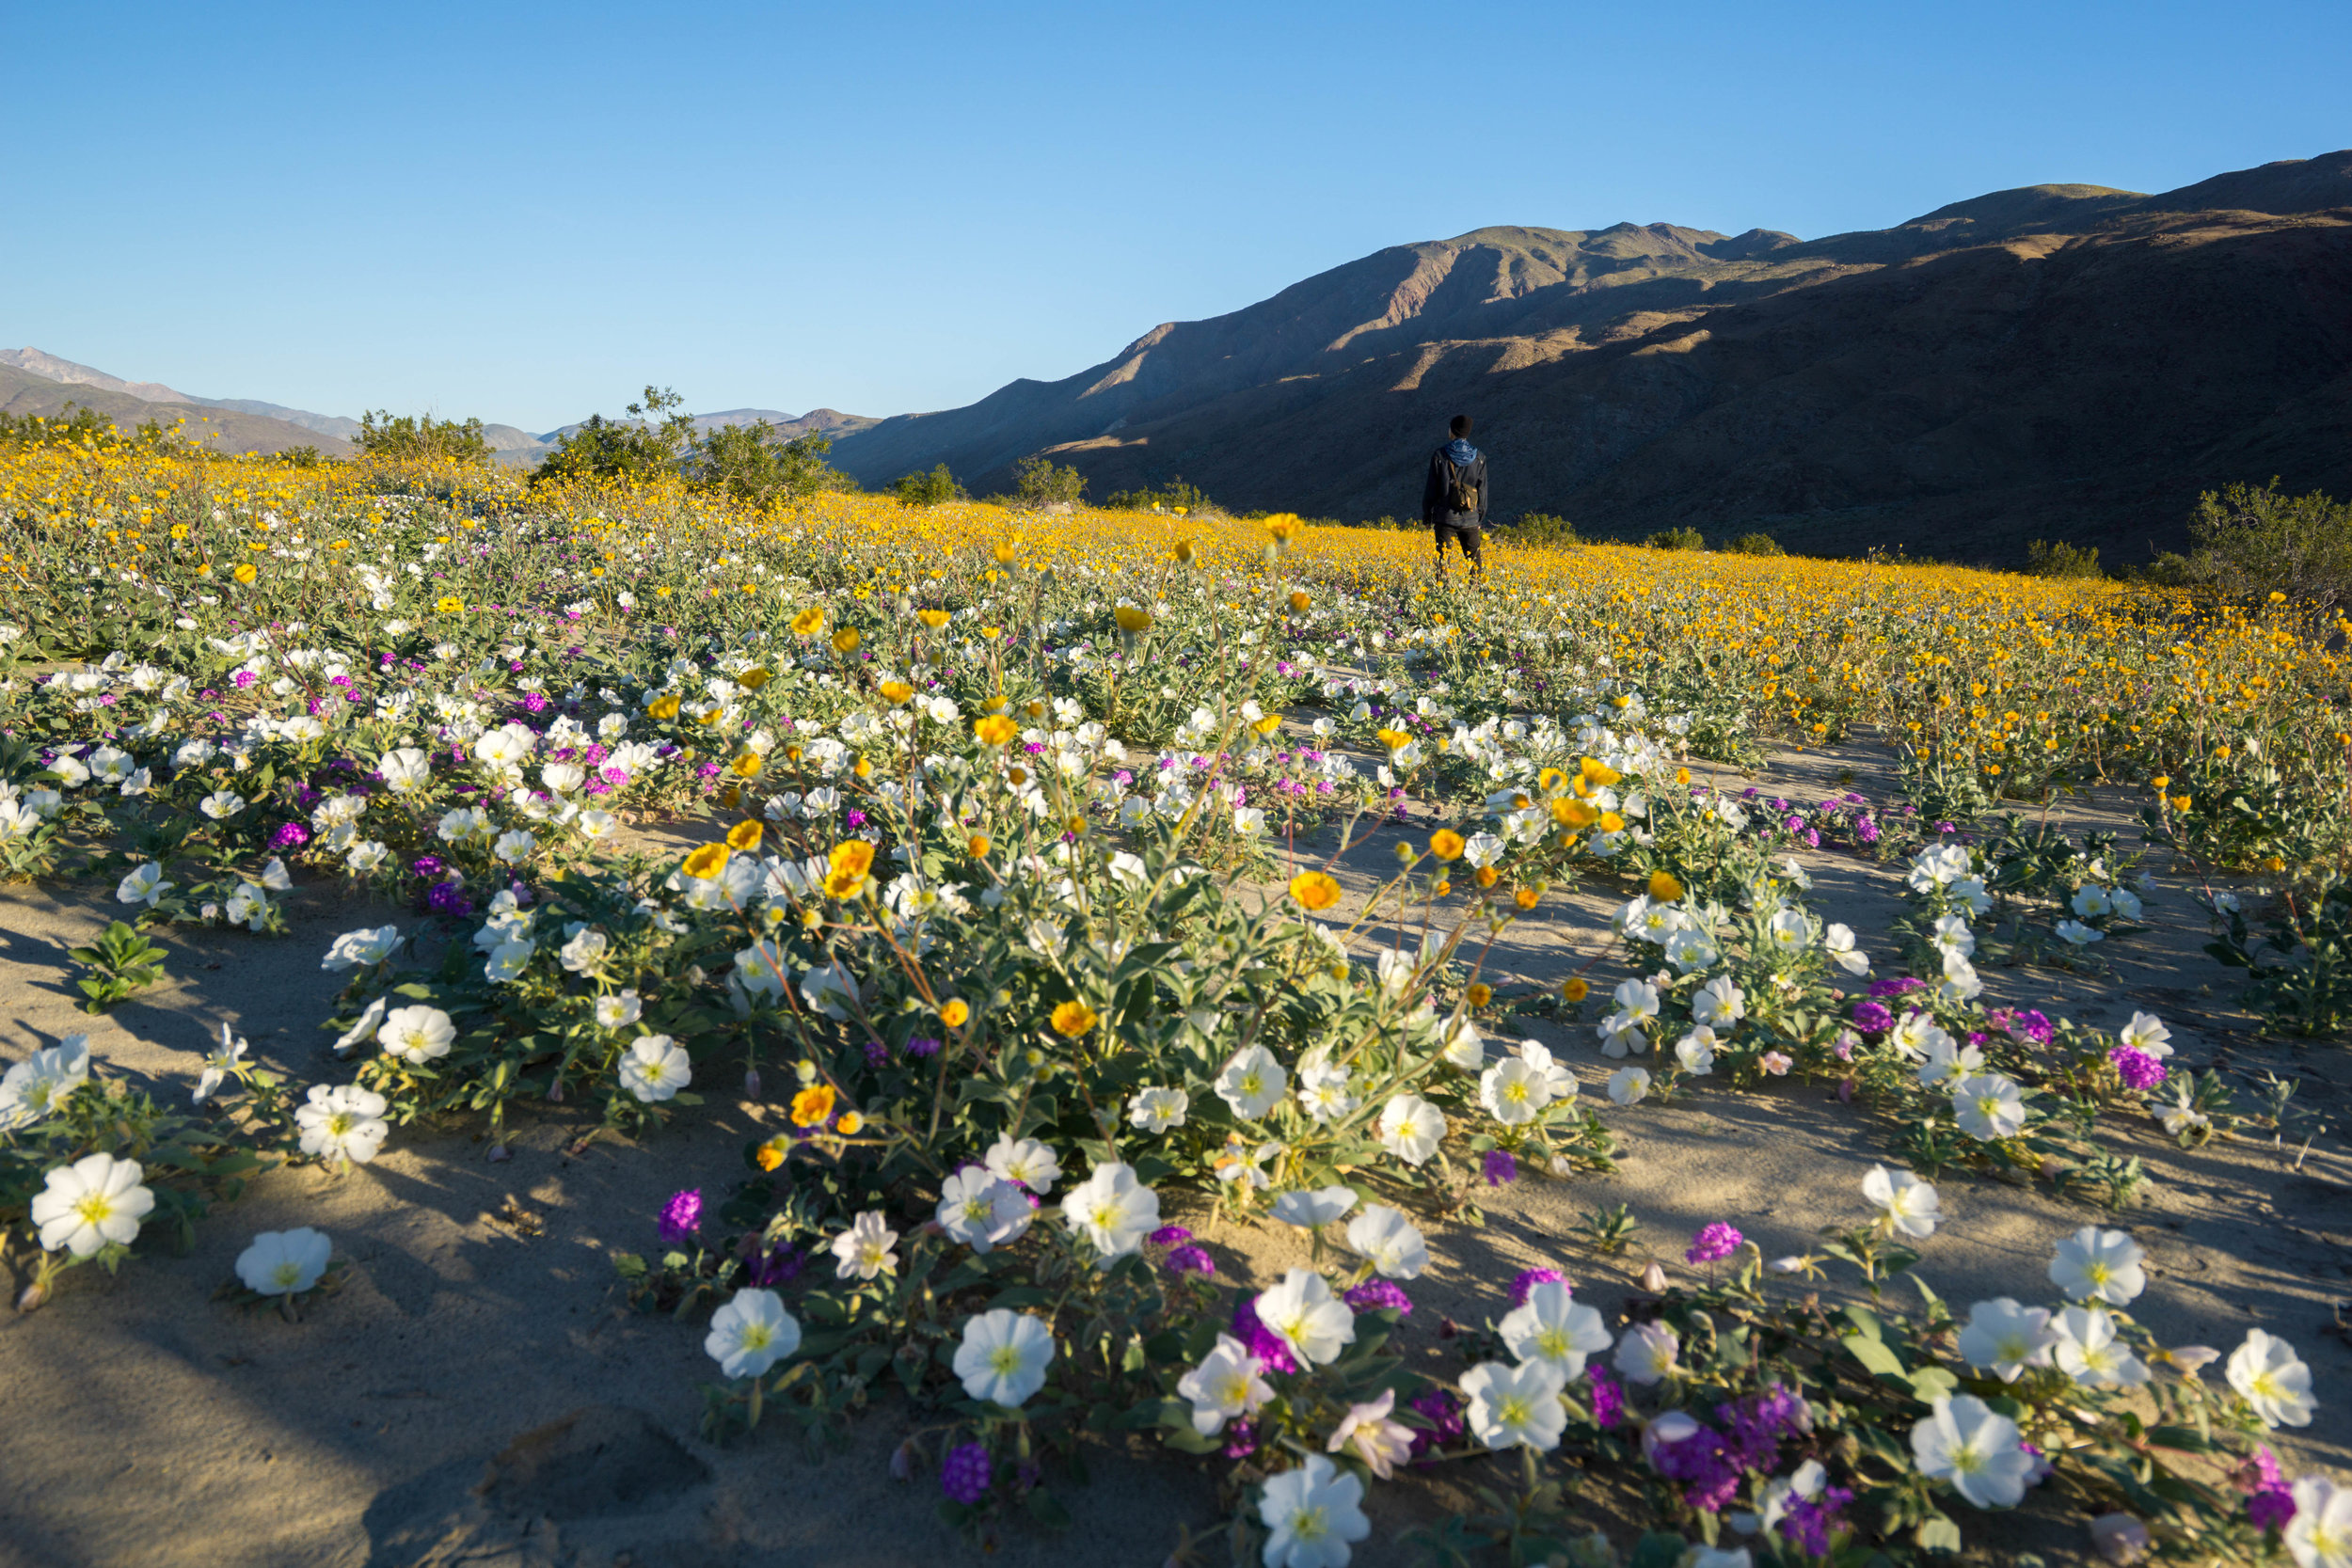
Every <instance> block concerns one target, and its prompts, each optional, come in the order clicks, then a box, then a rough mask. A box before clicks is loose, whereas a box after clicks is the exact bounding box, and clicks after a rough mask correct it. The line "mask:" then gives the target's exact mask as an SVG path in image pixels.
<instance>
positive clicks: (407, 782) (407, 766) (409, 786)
mask: <svg viewBox="0 0 2352 1568" xmlns="http://www.w3.org/2000/svg"><path fill="white" fill-rule="evenodd" d="M375 770H376V772H377V773H378V774H379V775H381V776H382V778H383V780H384V784H385V786H386V787H387V788H389V789H390V790H391V792H392V793H393V794H395V795H406V794H410V793H412V792H413V791H416V790H419V789H421V788H423V787H424V784H425V780H426V778H427V777H428V776H429V775H430V774H431V772H432V768H431V766H430V764H429V760H428V759H427V758H426V756H425V754H424V753H423V752H421V751H419V750H417V749H416V748H415V747H414V746H403V747H401V748H400V749H399V750H398V751H394V752H385V753H384V754H383V755H382V756H380V757H378V758H376V759H375Z"/></svg>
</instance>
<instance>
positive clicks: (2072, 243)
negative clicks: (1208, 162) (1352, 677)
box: [834, 151, 2352, 562]
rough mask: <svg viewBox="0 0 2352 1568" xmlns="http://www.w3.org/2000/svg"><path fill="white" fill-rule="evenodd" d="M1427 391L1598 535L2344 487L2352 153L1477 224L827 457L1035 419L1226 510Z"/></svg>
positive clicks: (1360, 441) (1945, 552) (1408, 478)
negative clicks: (1757, 207)
mask: <svg viewBox="0 0 2352 1568" xmlns="http://www.w3.org/2000/svg"><path fill="white" fill-rule="evenodd" d="M1458 411H1467V412H1470V413H1471V414H1472V415H1474V416H1475V417H1476V418H1477V420H1478V421H1479V432H1478V440H1479V444H1480V445H1482V446H1484V447H1485V448H1486V449H1487V451H1489V452H1490V453H1491V455H1492V458H1493V462H1494V485H1495V492H1496V496H1497V499H1498V501H1499V503H1500V506H1501V509H1502V514H1503V515H1516V514H1518V513H1519V512H1521V511H1526V510H1540V511H1547V512H1558V513H1565V514H1566V515H1569V516H1570V517H1572V518H1573V519H1575V520H1576V522H1577V523H1578V525H1579V526H1580V527H1581V529H1583V530H1585V531H1588V532H1594V533H1599V534H1602V535H1612V534H1613V535H1619V536H1627V535H1639V534H1642V533H1645V532H1647V531H1651V530H1654V529H1658V528H1662V527H1667V526H1670V525H1680V524H1690V525H1694V526H1696V527H1699V528H1701V529H1702V530H1704V531H1707V532H1708V534H1709V535H1710V536H1712V537H1721V536H1724V535H1727V534H1733V533H1738V532H1742V531H1747V530H1750V529H1757V528H1761V529H1767V530H1770V531H1772V532H1773V533H1774V534H1776V535H1777V536H1778V537H1779V538H1780V539H1781V540H1782V542H1783V543H1784V544H1787V545H1788V546H1790V547H1793V548H1799V549H1805V550H1812V551H1819V552H1823V553H1852V552H1859V551H1861V550H1864V549H1867V548H1872V547H1882V546H1906V547H1908V548H1910V549H1911V550H1912V551H1913V552H1914V553H1926V554H1931V555H1935V556H1940V557H1949V558H1958V559H1965V560H1979V561H1993V562H2002V561H2013V560H2016V559H2018V558H2020V557H2022V555H2023V553H2024V546H2025V542H2026V540H2027V539H2030V538H2035V537H2047V538H2069V539H2074V540H2077V541H2081V542H2085V543H2090V544H2096V545H2099V546H2102V547H2103V548H2105V549H2106V551H2107V552H2108V559H2110V560H2114V559H2132V558H2136V557H2140V556H2144V555H2146V554H2147V553H2148V552H2149V551H2150V550H2151V549H2153V548H2156V547H2167V548H2177V547H2179V546H2180V544H2181V542H2182V540H2183V538H2184V536H2185V514H2186V511H2187V508H2188V506H2189V504H2190V503H2191V502H2192V501H2193V499H2194V497H2195V495H2196V493H2197V492H2198V491H2199V490H2200V489H2201V488H2207V487H2210V486H2213V485H2216V484H2218V483H2225V482H2227V481H2231V480H2238V479H2252V480H2261V479H2266V478H2269V477H2270V476H2272V475H2273V474H2277V475H2280V476H2281V477H2282V478H2283V479H2284V480H2285V481H2286V483H2289V484H2291V485H2294V486H2297V487H2304V486H2314V485H2315V486H2324V487H2328V488H2330V489H2332V490H2334V491H2336V492H2338V493H2352V441H2348V440H2347V439H2346V436H2347V435H2352V151H2347V152H2335V153H2329V154H2327V155H2325V156H2323V157H2319V158H2314V159H2310V160H2306V161H2288V162H2283V163H2276V164H2268V165H2265V166H2262V167H2260V168H2253V169H2246V170H2240V171H2237V172H2234V173H2230V174H2224V175H2220V176H2217V178H2215V179H2211V180H2207V181H2202V182H2199V183H2197V184H2194V185H2189V186H2186V187H2185V188H2183V189H2181V190H2177V191H2171V192H2168V193H2165V194H2163V195H2159V196H2142V195H2139V194H2137V193H2133V192H2129V191H2118V190H2111V189H2107V188H2106V187H2102V186H2094V185H2039V186H2031V187H2027V188H2025V189H2022V190H2014V191H1999V192H1994V193H1993V194H1991V195H1988V196H1983V197H1979V198H1975V199H1973V200H1969V201H1963V202H1957V203H1954V204H1953V205H1951V206H1948V207H1944V208H1939V209H1938V210H1936V211H1935V212H1932V213H1929V214H1925V215H1924V216H1921V217H1918V218H1915V219H1912V220H1911V221H1910V222H1908V223H1904V224H1900V225H1898V226H1897V227H1895V228H1893V229H1889V230H1873V231H1867V232H1859V233H1852V234H1839V235H1833V236H1831V237H1829V238H1827V239H1820V240H1814V241H1809V242H1804V241H1799V240H1798V239H1796V238H1795V237H1794V236H1792V235H1788V234H1783V233H1777V232H1773V231H1771V230H1752V231H1750V232H1748V233H1746V234H1740V235H1737V236H1726V235H1723V234H1717V233H1713V232H1711V231H1708V230H1691V229H1682V228H1677V227H1676V226H1674V225H1671V224H1650V225H1633V224H1620V225H1617V226H1616V227H1614V228H1612V229H1607V230H1597V231H1593V232H1566V231H1561V230H1545V229H1483V230H1477V231H1475V232H1473V233H1470V234H1466V235H1463V236H1461V237H1459V238H1457V239H1454V240H1447V241H1438V242H1430V243H1425V244H1421V245H1399V246H1394V247H1392V248H1391V249H1388V250H1383V251H1380V252H1377V253H1375V254H1374V255H1371V256H1367V257H1364V258H1363V259H1361V260H1359V261H1352V262H1349V263H1348V264H1346V265H1344V266H1342V267H1338V268H1334V269H1333V270H1331V271H1329V272H1327V273H1324V274H1321V275H1320V276H1318V277H1311V278H1309V279H1307V280H1306V281H1304V282H1301V283H1298V284H1295V285H1294V286H1292V287H1291V288H1289V289H1286V290H1284V291H1282V293H1279V294H1277V295H1275V296H1274V297H1273V298H1271V299H1268V300H1265V301H1263V302H1261V303H1259V304H1257V305H1253V306H1250V307H1248V309H1243V310H1239V311H1236V312H1234V313H1232V314H1231V315H1227V316H1221V317H1217V318H1215V319H1213V320H1210V321H1204V322H1187V323H1171V324H1168V325H1162V326H1159V327H1155V328H1153V329H1152V331H1151V332H1149V333H1147V334H1145V335H1144V336H1143V337H1142V338H1139V339H1137V340H1136V341H1135V342H1134V343H1131V344H1130V345H1128V347H1127V348H1126V349H1124V350H1122V351H1121V352H1120V354H1119V355H1118V356H1116V357H1114V358H1112V359H1109V360H1106V361H1104V363H1103V364H1100V365H1097V366H1094V367H1092V368H1090V369H1089V370H1087V371H1084V372H1080V373H1079V374H1077V375H1074V376H1072V377H1069V378H1067V379H1065V380H1062V381H1057V382H1037V381H1016V382H1014V383H1012V384H1011V385H1009V386H1008V387H1005V388H1001V389H1000V390H998V391H996V392H995V393H993V394H992V395H990V396H989V397H987V398H984V399H982V400H981V401H980V402H978V403H977V404H972V405H970V406H969V407H965V408H960V409H955V410H951V411H948V412H945V413H938V414H924V415H911V416H902V417H900V418H897V419H891V420H882V421H881V422H880V423H878V424H875V425H873V426H871V427H870V428H866V429H864V430H861V431H857V432H853V433H850V434H849V435H847V436H844V437H843V438H841V439H840V440H839V441H838V442H837V443H836V445H835V447H834V458H835V461H836V462H838V463H839V464H840V465H841V466H842V467H845V468H847V469H848V470H849V471H850V472H851V473H853V474H856V475H857V476H858V477H859V478H860V479H862V480H864V481H866V483H886V482H887V481H889V480H891V479H893V478H895V477H897V476H898V474H901V473H905V472H908V471H911V470H914V469H917V468H925V467H930V465H932V464H934V463H938V462H942V461H945V462H946V463H947V464H948V465H949V467H951V468H953V469H954V470H955V471H956V473H957V474H958V476H959V477H960V478H961V479H963V480H964V481H965V483H967V484H970V485H971V486H972V487H973V488H974V489H975V490H977V491H982V492H985V491H988V490H992V489H998V488H1004V487H1007V486H1008V485H1009V480H1010V470H1011V466H1012V465H1013V464H1014V463H1015V462H1017V461H1018V460H1019V459H1020V458H1022V457H1024V456H1025V455H1027V454H1029V453H1031V452H1036V451H1049V452H1051V453H1052V455H1053V456H1054V457H1055V458H1056V459H1057V460H1059V461H1067V462H1070V463H1073V464H1075V465H1076V466H1077V467H1079V468H1080V469H1082V470H1083V471H1084V472H1086V474H1087V475H1088V476H1089V494H1090V495H1094V496H1098V497H1099V496H1101V495H1103V494H1104V493H1106V492H1107V491H1110V490H1115V489H1122V488H1131V487H1135V486H1137V485H1143V484H1149V483H1165V482H1166V481H1167V480H1168V479H1170V478H1172V477H1176V476H1180V475H1181V476H1182V477H1183V478H1184V479H1186V480H1189V481H1191V482H1193V483H1197V484H1199V485H1200V486H1201V487H1202V488H1203V489H1205V490H1206V491H1207V492H1208V493H1209V494H1210V495H1211V496H1213V497H1215V498H1216V499H1218V500H1219V501H1221V502H1223V503H1224V504H1226V505H1228V506H1232V507H1235V508H1243V509H1248V508H1261V507H1263V508H1268V509H1282V510H1295V511H1300V512H1305V513H1309V514H1313V515H1335V516H1340V517H1343V518H1346V519H1349V520H1355V519H1359V518H1364V517H1374V516H1379V515H1395V516H1400V517H1403V516H1410V515H1414V514H1415V513H1416V512H1417V510H1418V505H1419V499H1420V483H1421V481H1420V476H1421V473H1422V466H1423V464H1424V463H1425V462H1426V460H1427V453H1428V451H1429V449H1430V448H1431V447H1432V446H1434V445H1436V444H1437V442H1438V440H1440V439H1441V438H1442V437H1443V435H1444V422H1445V420H1446V419H1447V417H1448V416H1450V415H1452V414H1454V413H1455V412H1458Z"/></svg>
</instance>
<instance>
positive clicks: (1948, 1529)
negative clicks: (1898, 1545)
mask: <svg viewBox="0 0 2352 1568" xmlns="http://www.w3.org/2000/svg"><path fill="white" fill-rule="evenodd" d="M1914 1539H1915V1540H1916V1541H1917V1542H1918V1543H1919V1544H1920V1546H1921V1547H1922V1548H1923V1549H1924V1550H1927V1551H1931V1552H1956V1551H1958V1550H1960V1527H1959V1526H1958V1525H1956V1524H1954V1523H1952V1522H1951V1521H1950V1520H1949V1519H1947V1518H1946V1517H1945V1516H1944V1515H1943V1514H1941V1513H1938V1514H1936V1515H1934V1516H1933V1517H1932V1518H1931V1519H1929V1520H1927V1521H1926V1522H1925V1523H1924V1524H1922V1525H1921V1526H1920V1527H1919V1530H1918V1533H1917V1534H1916V1535H1915V1537H1914Z"/></svg>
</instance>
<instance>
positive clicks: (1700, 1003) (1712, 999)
mask: <svg viewBox="0 0 2352 1568" xmlns="http://www.w3.org/2000/svg"><path fill="white" fill-rule="evenodd" d="M1747 1016H1748V999H1747V997H1746V995H1745V994H1743V993H1742V992H1741V991H1740V988H1739V987H1738V986H1737V985H1735V984H1734V983H1733V982H1732V979H1731V976H1729V975H1727V974H1718V975H1717V976H1715V978H1713V979H1712V980H1709V981H1708V982H1707V984H1705V985H1703V986H1701V987H1700V988H1699V989H1698V990H1695V991H1693V992H1692V993H1691V1019H1692V1022H1696V1023H1704V1024H1706V1025H1707V1026H1708V1028H1710V1029H1722V1030H1727V1029H1729V1028H1730V1027H1731V1026H1732V1025H1733V1024H1735V1023H1737V1022H1740V1020H1741V1019H1743V1018H1745V1017H1747Z"/></svg>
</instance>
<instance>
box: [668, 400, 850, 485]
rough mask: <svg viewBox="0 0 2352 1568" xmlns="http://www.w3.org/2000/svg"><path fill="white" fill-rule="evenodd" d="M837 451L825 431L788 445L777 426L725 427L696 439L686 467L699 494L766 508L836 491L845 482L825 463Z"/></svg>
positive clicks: (797, 438)
mask: <svg viewBox="0 0 2352 1568" xmlns="http://www.w3.org/2000/svg"><path fill="white" fill-rule="evenodd" d="M830 451H833V439H832V437H831V436H826V435H825V434H824V433H823V432H822V431H816V430H810V431H804V432H803V433H802V434H801V435H799V436H793V437H792V438H791V439H789V440H786V439H784V438H783V437H782V436H781V435H780V434H779V433H778V432H777V430H776V428H775V426H773V425H771V424H770V423H769V422H768V421H767V420H755V421H754V422H753V423H751V424H736V425H719V426H716V427H714V428H712V429H710V430H708V431H706V432H703V433H701V434H700V435H698V436H695V437H694V438H693V439H692V441H691V443H690V447H689V451H688V453H687V455H686V458H685V460H684V464H683V467H684V469H685V472H686V476H687V478H688V479H689V480H691V482H692V483H694V484H695V485H696V486H697V487H699V488H702V489H707V490H716V491H719V492H720V493H722V494H723V495H726V496H729V497H732V498H733V499H736V500H739V501H747V502H749V503H750V504H752V505H754V506H765V505H767V504H768V503H769V502H771V501H773V500H779V499H795V498H798V497H802V496H808V495H814V494H815V493H816V492H818V491H819V490H828V489H833V488H834V487H835V483H836V481H837V479H838V477H839V476H838V475H836V474H835V473H834V470H833V469H832V467H829V466H828V465H827V464H826V462H825V454H826V453H828V452H830Z"/></svg>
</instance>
